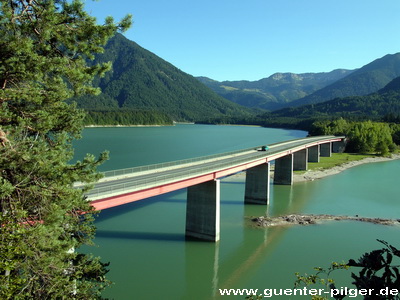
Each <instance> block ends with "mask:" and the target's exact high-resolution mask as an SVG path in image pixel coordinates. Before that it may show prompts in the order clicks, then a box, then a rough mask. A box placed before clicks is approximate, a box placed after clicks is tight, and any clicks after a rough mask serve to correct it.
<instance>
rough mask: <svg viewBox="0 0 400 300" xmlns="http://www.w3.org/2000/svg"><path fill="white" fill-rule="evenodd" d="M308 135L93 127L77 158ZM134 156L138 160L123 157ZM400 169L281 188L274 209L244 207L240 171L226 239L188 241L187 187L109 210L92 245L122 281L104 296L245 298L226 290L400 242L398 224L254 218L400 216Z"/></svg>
mask: <svg viewBox="0 0 400 300" xmlns="http://www.w3.org/2000/svg"><path fill="white" fill-rule="evenodd" d="M214 130H215V131H214ZM304 135H305V133H304V132H301V131H288V130H280V129H267V128H258V127H238V126H205V125H180V126H175V127H156V128H96V129H87V130H85V132H84V139H83V140H82V141H80V143H78V144H77V156H78V157H79V155H83V153H86V152H92V153H98V152H99V151H101V150H103V149H109V150H111V160H110V161H109V162H108V163H107V165H105V166H104V167H103V169H104V170H106V169H107V170H109V169H114V168H121V167H130V166H134V165H140V164H141V162H143V164H147V163H156V162H162V161H168V160H175V159H182V158H188V157H192V155H193V156H197V155H207V154H214V153H217V152H224V151H231V150H235V149H240V148H247V147H251V146H255V145H261V144H265V143H266V144H268V143H273V142H277V141H280V140H288V139H292V138H297V137H303V136H304ZM139 141H140V143H141V144H140V145H139V144H137V143H138V142H139ZM171 143H172V144H171ZM203 148H204V150H202V149H203ZM125 149H126V150H127V151H125ZM115 152H116V153H115ZM128 153H129V154H128ZM127 161H129V162H130V164H126V165H124V163H126V162H127ZM114 163H115V165H114ZM114 166H115V167H114ZM399 169H400V161H391V162H383V163H374V164H368V165H361V166H358V167H354V168H352V169H348V170H346V171H344V172H342V173H341V174H338V175H334V176H330V177H326V178H324V179H321V180H316V181H313V182H307V183H297V184H294V185H293V186H272V191H271V204H270V205H269V206H268V207H267V206H262V205H246V206H244V205H243V197H244V176H243V175H240V174H239V175H236V176H232V177H229V178H225V179H223V180H222V181H221V240H220V242H218V243H206V242H194V241H185V238H184V232H185V211H186V200H185V199H186V191H185V190H180V191H176V192H173V193H169V194H165V195H161V196H158V197H153V198H150V199H147V200H143V201H139V202H136V203H131V204H127V205H124V206H120V207H116V208H112V209H108V210H105V211H103V212H101V214H100V216H99V218H98V219H97V221H96V225H97V228H98V230H97V236H96V240H95V243H96V244H97V247H91V248H85V249H84V251H91V252H93V253H94V254H95V255H99V256H101V257H102V260H103V261H109V262H110V263H111V264H110V269H111V271H110V273H109V278H110V279H111V280H112V281H113V282H114V285H113V286H112V287H111V288H109V289H108V290H107V291H106V292H105V293H104V296H105V297H109V298H113V299H118V300H119V299H121V300H124V299H142V298H146V299H147V298H151V299H244V298H245V297H244V296H221V295H220V294H219V289H224V288H227V289H231V288H232V289H233V288H235V289H236V288H248V289H249V288H252V289H259V290H260V291H262V290H264V289H267V288H292V287H293V283H294V281H295V276H294V273H295V272H300V273H306V272H307V273H312V272H313V270H312V268H313V267H314V266H323V267H327V266H328V265H329V264H330V263H331V262H332V261H339V262H341V261H347V260H348V259H349V258H358V257H359V256H360V255H361V254H363V253H364V252H367V251H370V250H372V249H377V248H380V246H381V245H380V244H379V243H377V242H376V239H377V238H379V239H384V240H386V241H388V242H389V243H392V244H394V245H396V243H397V246H400V245H399V244H398V240H399V238H398V237H399V233H400V231H399V227H397V226H391V227H387V226H382V225H373V224H368V223H357V222H350V221H340V222H330V223H325V224H321V225H316V226H305V227H300V226H299V227H290V228H269V229H257V228H253V227H252V226H251V224H250V222H249V220H248V219H249V218H250V217H251V216H260V215H264V214H265V213H267V214H269V215H279V214H283V213H295V212H304V213H327V214H338V215H339V214H340V215H356V214H358V215H360V216H367V217H385V218H398V217H399V216H398V212H399V211H400V203H399V200H398V199H399V197H398V195H399V194H400V185H399V184H398V173H399ZM339 275H340V274H339ZM339 277H340V278H346V277H348V276H346V275H343V276H339ZM341 280H344V279H339V282H341ZM290 298H291V297H288V296H286V297H285V296H282V297H276V299H290ZM297 298H304V299H307V297H297ZM297 298H296V299H297ZM309 298H310V297H308V299H309Z"/></svg>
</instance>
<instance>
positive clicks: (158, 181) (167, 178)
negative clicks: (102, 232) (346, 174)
mask: <svg viewBox="0 0 400 300" xmlns="http://www.w3.org/2000/svg"><path fill="white" fill-rule="evenodd" d="M329 137H332V138H334V136H325V137H323V138H322V137H318V138H311V139H310V138H306V139H297V140H292V141H289V142H285V143H275V144H271V145H269V146H271V147H273V148H270V149H268V150H267V151H262V152H260V153H259V154H258V155H254V156H253V157H252V158H251V160H249V158H248V157H247V158H240V157H237V158H233V159H230V160H229V161H220V162H218V161H216V162H215V163H213V164H212V166H207V167H196V168H195V169H191V168H187V169H186V170H185V169H184V170H182V171H180V172H174V173H173V174H167V175H156V176H153V177H151V178H145V179H139V180H133V181H132V182H129V183H120V184H115V185H112V186H107V187H99V188H94V189H92V190H91V191H89V193H87V194H86V195H87V196H88V197H91V198H96V197H99V196H101V195H109V194H115V193H117V192H124V191H126V192H133V191H136V190H140V189H143V188H149V187H152V186H158V185H162V184H167V183H170V182H173V181H177V180H180V179H182V180H183V179H186V178H190V177H195V176H200V175H203V174H205V173H210V172H213V171H218V170H221V169H223V168H225V167H229V166H232V165H235V164H236V165H238V164H241V163H246V162H249V161H254V160H258V159H260V158H263V157H267V156H269V155H272V154H278V153H279V152H282V151H286V150H287V147H286V145H287V144H288V143H289V144H291V147H290V148H293V147H298V146H302V145H307V144H310V143H312V142H313V141H319V140H324V139H327V138H329ZM275 147H276V148H275ZM257 148H259V147H253V148H248V149H245V150H238V151H232V152H228V153H223V155H222V154H217V155H211V156H203V157H201V159H200V158H196V159H195V160H191V159H189V160H180V161H174V162H171V163H174V164H178V163H180V164H184V163H182V162H185V163H186V161H190V162H193V161H198V160H205V159H210V157H222V156H227V155H233V154H237V153H240V152H246V151H249V150H252V149H257ZM274 148H275V149H274ZM158 165H163V167H166V164H155V165H150V166H154V169H156V167H155V166H158ZM168 166H170V165H168ZM144 167H146V166H144ZM138 168H140V167H137V168H129V169H127V170H130V169H138ZM123 170H125V169H123ZM146 170H149V169H146ZM116 171H119V170H116ZM140 171H143V169H140ZM137 172H139V170H138V171H137ZM121 175H122V174H121Z"/></svg>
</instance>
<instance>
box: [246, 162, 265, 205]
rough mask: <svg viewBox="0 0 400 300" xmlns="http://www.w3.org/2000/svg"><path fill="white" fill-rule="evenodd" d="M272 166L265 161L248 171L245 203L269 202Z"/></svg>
mask: <svg viewBox="0 0 400 300" xmlns="http://www.w3.org/2000/svg"><path fill="white" fill-rule="evenodd" d="M269 183H270V166H269V163H265V164H262V165H259V166H256V167H253V168H250V169H248V170H247V171H246V185H245V193H244V203H245V204H268V203H269Z"/></svg>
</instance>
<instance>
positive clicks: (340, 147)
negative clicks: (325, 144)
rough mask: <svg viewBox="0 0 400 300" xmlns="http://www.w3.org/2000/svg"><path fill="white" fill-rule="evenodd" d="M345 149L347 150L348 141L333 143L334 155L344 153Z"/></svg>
mask: <svg viewBox="0 0 400 300" xmlns="http://www.w3.org/2000/svg"><path fill="white" fill-rule="evenodd" d="M345 148H346V140H345V139H343V140H342V141H340V142H333V143H332V152H333V153H343V152H344V149H345Z"/></svg>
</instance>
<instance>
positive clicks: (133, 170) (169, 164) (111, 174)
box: [101, 146, 262, 177]
mask: <svg viewBox="0 0 400 300" xmlns="http://www.w3.org/2000/svg"><path fill="white" fill-rule="evenodd" d="M261 147H262V146H258V147H251V148H247V149H241V150H235V151H230V152H224V153H218V154H212V155H207V156H200V157H195V158H188V159H182V160H176V161H170V162H165V163H158V164H151V165H145V166H139V167H132V168H126V169H119V170H112V171H105V172H101V173H102V174H103V175H104V177H114V176H121V175H127V174H132V173H138V172H143V171H151V170H156V169H163V168H168V167H172V166H178V165H184V164H189V163H194V162H198V161H202V160H208V159H215V158H219V157H224V156H228V155H234V154H239V153H241V152H247V151H251V150H256V149H258V148H261Z"/></svg>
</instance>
